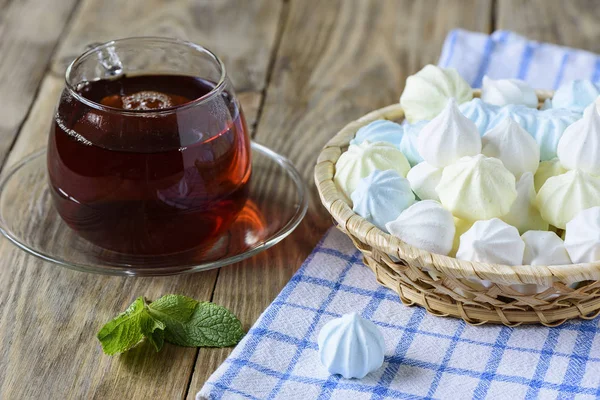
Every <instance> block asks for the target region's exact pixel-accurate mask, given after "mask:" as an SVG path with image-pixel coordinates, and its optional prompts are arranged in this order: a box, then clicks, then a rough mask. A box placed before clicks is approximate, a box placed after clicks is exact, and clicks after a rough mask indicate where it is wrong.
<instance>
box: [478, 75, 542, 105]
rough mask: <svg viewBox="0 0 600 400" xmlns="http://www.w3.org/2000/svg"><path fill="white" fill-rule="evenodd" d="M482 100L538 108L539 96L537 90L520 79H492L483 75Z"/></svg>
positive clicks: (490, 102) (496, 103)
mask: <svg viewBox="0 0 600 400" xmlns="http://www.w3.org/2000/svg"><path fill="white" fill-rule="evenodd" d="M481 100H483V101H484V102H486V103H489V104H494V105H497V106H505V105H507V104H522V105H524V106H527V107H531V108H537V106H538V98H537V95H536V94H535V90H533V88H532V87H531V86H529V85H528V84H527V83H525V82H523V81H522V80H519V79H498V80H494V79H490V78H488V77H487V76H484V77H483V85H482V88H481Z"/></svg>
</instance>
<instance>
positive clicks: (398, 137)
mask: <svg viewBox="0 0 600 400" xmlns="http://www.w3.org/2000/svg"><path fill="white" fill-rule="evenodd" d="M403 136H404V126H402V125H400V124H397V123H395V122H392V121H387V120H384V119H380V120H377V121H373V122H371V123H370V124H368V125H365V126H363V127H361V128H360V129H359V130H358V131H357V132H356V136H355V137H354V139H352V140H351V141H350V144H361V143H362V142H364V141H365V140H367V141H369V142H371V143H375V142H386V143H391V144H393V145H394V146H396V147H398V148H400V142H401V141H402V137H403Z"/></svg>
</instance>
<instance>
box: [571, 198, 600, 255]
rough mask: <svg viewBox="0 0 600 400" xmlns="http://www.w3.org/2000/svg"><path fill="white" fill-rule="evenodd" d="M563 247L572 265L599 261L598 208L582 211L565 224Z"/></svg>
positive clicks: (599, 226) (599, 227) (599, 225)
mask: <svg viewBox="0 0 600 400" xmlns="http://www.w3.org/2000/svg"><path fill="white" fill-rule="evenodd" d="M565 247H566V249H567V252H568V253H569V256H570V257H571V260H572V261H573V263H576V264H578V263H589V262H594V261H598V260H600V207H591V208H588V209H585V210H582V211H580V212H579V213H577V215H576V216H575V217H574V218H573V219H572V220H570V221H569V222H567V230H566V232H565Z"/></svg>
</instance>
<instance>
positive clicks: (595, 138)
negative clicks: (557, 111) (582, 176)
mask: <svg viewBox="0 0 600 400" xmlns="http://www.w3.org/2000/svg"><path fill="white" fill-rule="evenodd" d="M557 153H558V159H559V160H560V163H561V164H562V165H563V166H564V167H565V168H567V169H581V170H583V171H586V172H589V173H590V174H594V175H599V174H600V114H598V111H597V110H596V104H595V103H592V104H590V105H589V106H588V108H586V109H585V111H584V113H583V119H580V120H579V121H576V122H575V123H574V124H572V125H570V126H569V127H568V128H567V129H565V132H564V133H563V135H562V137H561V138H560V141H559V142H558V150H557Z"/></svg>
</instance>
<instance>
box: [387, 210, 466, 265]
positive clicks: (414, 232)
mask: <svg viewBox="0 0 600 400" xmlns="http://www.w3.org/2000/svg"><path fill="white" fill-rule="evenodd" d="M386 228H387V229H388V231H389V232H390V234H392V235H394V236H396V237H397V238H398V239H400V240H402V241H403V242H405V243H408V244H410V245H411V246H415V247H418V248H420V249H421V250H425V251H429V252H431V253H436V254H442V255H447V254H448V253H449V252H450V250H452V242H453V240H454V233H455V228H454V218H453V217H452V214H450V212H449V211H448V210H446V209H444V207H442V205H441V204H440V203H438V202H437V201H434V200H423V201H419V202H417V203H415V204H413V205H412V206H410V207H408V208H407V209H406V210H404V211H403V212H402V214H400V216H399V217H398V218H397V219H396V220H395V221H392V222H388V224H387V225H386Z"/></svg>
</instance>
